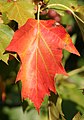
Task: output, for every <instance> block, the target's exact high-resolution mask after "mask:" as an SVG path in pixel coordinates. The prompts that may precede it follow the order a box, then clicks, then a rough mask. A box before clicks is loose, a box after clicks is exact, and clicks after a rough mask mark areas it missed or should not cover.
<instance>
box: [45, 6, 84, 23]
mask: <svg viewBox="0 0 84 120" xmlns="http://www.w3.org/2000/svg"><path fill="white" fill-rule="evenodd" d="M53 6H59V7H63V8H65V9H66V10H69V11H70V12H71V13H72V14H73V16H74V17H76V18H77V19H79V20H80V21H81V22H82V23H84V21H83V20H81V19H80V17H78V16H77V15H76V14H75V13H74V12H73V10H71V9H70V8H69V7H67V6H65V5H62V4H50V5H47V7H53Z"/></svg>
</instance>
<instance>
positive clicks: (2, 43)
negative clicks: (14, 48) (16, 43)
mask: <svg viewBox="0 0 84 120" xmlns="http://www.w3.org/2000/svg"><path fill="white" fill-rule="evenodd" d="M13 33H14V32H13V30H12V29H11V28H10V27H9V26H7V25H4V24H0V60H3V61H4V62H5V63H7V60H8V57H9V54H3V53H4V52H5V49H6V47H7V46H8V44H9V43H10V41H11V39H12V36H13Z"/></svg>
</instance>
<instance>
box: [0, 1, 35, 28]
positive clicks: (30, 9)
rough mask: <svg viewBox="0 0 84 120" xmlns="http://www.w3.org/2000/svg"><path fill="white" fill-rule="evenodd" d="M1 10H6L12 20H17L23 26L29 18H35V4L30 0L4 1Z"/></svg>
mask: <svg viewBox="0 0 84 120" xmlns="http://www.w3.org/2000/svg"><path fill="white" fill-rule="evenodd" d="M1 11H2V12H6V13H7V15H8V18H9V19H10V20H15V21H17V22H18V24H19V26H22V25H23V24H24V23H25V22H26V21H27V19H28V18H34V6H33V3H32V2H30V1H28V0H17V1H11V2H4V5H3V7H1Z"/></svg>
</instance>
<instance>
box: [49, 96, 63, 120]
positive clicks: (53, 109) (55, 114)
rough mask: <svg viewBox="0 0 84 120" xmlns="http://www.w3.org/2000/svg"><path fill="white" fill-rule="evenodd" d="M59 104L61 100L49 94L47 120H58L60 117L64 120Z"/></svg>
mask: <svg viewBox="0 0 84 120" xmlns="http://www.w3.org/2000/svg"><path fill="white" fill-rule="evenodd" d="M61 104H62V99H61V98H60V97H58V96H57V95H55V94H51V96H50V99H49V120H60V115H61V118H62V120H65V119H64V117H63V116H64V114H63V112H62V107H61Z"/></svg>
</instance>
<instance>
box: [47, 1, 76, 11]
mask: <svg viewBox="0 0 84 120" xmlns="http://www.w3.org/2000/svg"><path fill="white" fill-rule="evenodd" d="M49 4H61V5H64V6H67V7H69V8H71V9H73V10H74V9H75V8H76V7H77V6H78V4H77V0H68V1H67V0H50V1H49ZM55 7H56V6H55ZM61 7H62V6H61ZM61 7H60V8H61ZM64 10H65V9H64Z"/></svg>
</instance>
